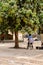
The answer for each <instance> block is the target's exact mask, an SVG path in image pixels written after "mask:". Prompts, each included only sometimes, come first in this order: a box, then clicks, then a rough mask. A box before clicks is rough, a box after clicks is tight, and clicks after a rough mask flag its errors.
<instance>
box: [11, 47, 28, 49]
mask: <svg viewBox="0 0 43 65" xmlns="http://www.w3.org/2000/svg"><path fill="white" fill-rule="evenodd" d="M10 49H27V48H25V47H18V48H16V47H10Z"/></svg>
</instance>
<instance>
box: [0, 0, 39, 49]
mask: <svg viewBox="0 0 43 65" xmlns="http://www.w3.org/2000/svg"><path fill="white" fill-rule="evenodd" d="M39 3H40V2H39V0H38V1H37V0H2V1H0V8H1V10H0V26H1V24H2V23H3V21H4V22H5V23H4V26H5V29H7V30H8V29H10V30H11V31H13V32H15V47H16V48H18V47H19V45H18V31H19V30H22V28H24V30H26V31H28V32H29V33H30V32H31V31H33V30H34V31H36V28H37V29H38V27H39V16H38V15H39V12H38V10H37V8H38V6H39ZM6 23H7V25H6ZM4 26H3V27H4ZM1 27H2V26H1Z"/></svg>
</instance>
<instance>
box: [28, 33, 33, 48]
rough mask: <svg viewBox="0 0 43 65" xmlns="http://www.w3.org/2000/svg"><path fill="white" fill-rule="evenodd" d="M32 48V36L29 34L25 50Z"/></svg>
mask: <svg viewBox="0 0 43 65" xmlns="http://www.w3.org/2000/svg"><path fill="white" fill-rule="evenodd" d="M29 47H30V48H33V38H32V35H31V34H29V36H28V45H27V49H28V48H29Z"/></svg>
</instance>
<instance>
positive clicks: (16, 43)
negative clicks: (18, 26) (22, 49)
mask: <svg viewBox="0 0 43 65" xmlns="http://www.w3.org/2000/svg"><path fill="white" fill-rule="evenodd" d="M15 48H19V44H18V31H15Z"/></svg>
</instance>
